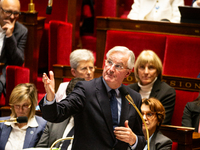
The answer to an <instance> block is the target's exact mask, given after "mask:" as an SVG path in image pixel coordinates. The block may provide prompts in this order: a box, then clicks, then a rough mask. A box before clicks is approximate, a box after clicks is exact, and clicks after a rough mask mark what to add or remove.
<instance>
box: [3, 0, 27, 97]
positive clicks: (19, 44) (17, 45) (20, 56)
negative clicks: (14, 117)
mask: <svg viewBox="0 0 200 150" xmlns="http://www.w3.org/2000/svg"><path fill="white" fill-rule="evenodd" d="M19 14H20V2H19V0H1V2H0V62H1V63H4V64H5V65H4V66H3V69H2V75H1V76H0V94H2V93H4V94H6V91H5V89H6V87H5V86H6V66H7V65H18V66H21V65H22V64H23V63H24V48H25V45H26V39H27V32H28V30H27V28H26V27H25V26H23V25H22V24H20V23H19V22H17V19H18V18H19Z"/></svg>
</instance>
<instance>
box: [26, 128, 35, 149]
mask: <svg viewBox="0 0 200 150" xmlns="http://www.w3.org/2000/svg"><path fill="white" fill-rule="evenodd" d="M35 130H36V128H30V127H28V129H27V130H26V136H25V140H24V146H23V148H28V147H29V145H30V143H31V141H32V138H33V136H34V134H35Z"/></svg>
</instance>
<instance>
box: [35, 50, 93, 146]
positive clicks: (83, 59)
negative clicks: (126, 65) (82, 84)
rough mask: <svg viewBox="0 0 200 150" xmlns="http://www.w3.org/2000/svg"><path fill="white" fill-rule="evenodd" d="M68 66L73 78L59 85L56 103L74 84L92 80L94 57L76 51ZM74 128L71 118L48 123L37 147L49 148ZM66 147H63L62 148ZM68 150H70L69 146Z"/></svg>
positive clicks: (72, 54) (86, 51) (89, 52)
mask: <svg viewBox="0 0 200 150" xmlns="http://www.w3.org/2000/svg"><path fill="white" fill-rule="evenodd" d="M70 66H71V73H72V75H73V76H74V77H75V78H74V79H72V80H71V81H70V82H63V83H61V84H60V86H59V88H58V91H57V93H56V99H57V101H60V100H62V99H64V98H65V97H66V96H67V95H68V94H69V93H71V91H72V90H73V89H74V86H75V84H76V83H77V82H78V81H82V80H86V81H89V80H92V79H93V78H94V71H95V67H94V55H93V53H92V52H91V51H89V50H86V49H77V50H74V51H73V52H72V53H71V54H70ZM73 126H74V118H73V117H72V116H71V117H69V118H67V119H66V120H64V121H63V122H61V123H51V122H48V123H47V125H46V128H45V131H44V133H43V135H42V138H41V140H40V141H39V143H38V145H37V147H51V145H52V144H53V142H55V141H56V140H57V139H59V138H62V137H66V136H69V134H70V136H73V135H74V133H73V131H71V129H72V127H73ZM70 131H71V132H70ZM60 146H61V143H57V144H56V147H58V148H59V147H60ZM64 146H65V147H66V149H67V147H68V145H67V146H66V144H65V145H63V146H62V148H63V147H64ZM68 149H71V146H69V148H68Z"/></svg>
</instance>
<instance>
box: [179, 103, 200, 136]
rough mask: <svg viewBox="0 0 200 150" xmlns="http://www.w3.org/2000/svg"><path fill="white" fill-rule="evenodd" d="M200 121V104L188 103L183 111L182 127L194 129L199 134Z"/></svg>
mask: <svg viewBox="0 0 200 150" xmlns="http://www.w3.org/2000/svg"><path fill="white" fill-rule="evenodd" d="M199 119H200V102H199V101H193V102H188V103H187V104H186V106H185V108H184V111H183V117H182V126H185V127H193V128H195V132H198V128H199Z"/></svg>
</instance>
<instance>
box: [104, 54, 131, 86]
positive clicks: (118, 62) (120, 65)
mask: <svg viewBox="0 0 200 150" xmlns="http://www.w3.org/2000/svg"><path fill="white" fill-rule="evenodd" d="M128 59H129V55H128V54H127V53H121V52H113V53H111V54H110V56H109V58H107V60H106V62H105V66H104V69H103V78H104V80H105V81H106V83H107V84H108V86H109V87H110V88H112V89H116V88H118V87H119V86H120V85H121V84H122V82H123V80H124V78H126V77H128V76H129V74H130V73H131V70H130V69H127V61H128Z"/></svg>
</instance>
